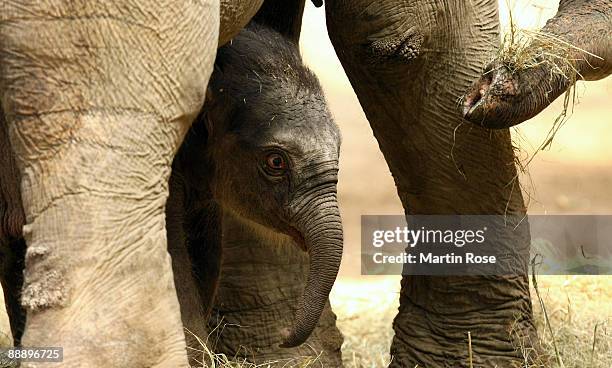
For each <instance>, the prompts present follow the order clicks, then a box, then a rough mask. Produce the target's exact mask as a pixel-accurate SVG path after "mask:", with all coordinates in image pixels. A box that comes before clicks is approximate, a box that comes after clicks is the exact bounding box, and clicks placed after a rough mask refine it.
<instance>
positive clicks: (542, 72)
mask: <svg viewBox="0 0 612 368" xmlns="http://www.w3.org/2000/svg"><path fill="white" fill-rule="evenodd" d="M611 33H612V1H611V0H561V2H560V4H559V10H558V12H557V15H555V17H553V18H552V19H550V20H549V21H548V22H547V23H546V26H544V28H543V29H542V35H541V36H539V37H535V39H534V40H533V42H532V44H531V45H529V46H527V47H526V48H525V51H523V53H524V54H525V56H519V57H520V58H533V60H532V61H531V62H528V63H527V64H528V65H527V66H526V67H520V66H518V67H517V65H512V63H511V62H510V61H508V62H502V61H496V62H494V63H493V64H491V65H489V66H487V68H486V69H485V71H484V73H483V74H482V76H481V77H480V79H479V80H478V81H477V82H476V83H475V84H474V85H473V86H472V87H471V89H470V90H469V92H468V93H467V94H466V96H465V99H464V102H463V114H464V116H465V118H466V119H467V120H469V121H471V122H473V123H475V124H479V125H482V126H485V127H487V128H495V129H500V128H507V127H511V126H513V125H517V124H520V123H522V122H523V121H525V120H528V119H531V118H532V117H534V116H535V115H537V114H538V113H539V112H540V111H542V110H544V109H545V108H546V107H547V106H548V105H550V104H551V103H552V102H553V101H554V100H555V99H556V98H557V97H559V96H560V95H561V94H563V93H565V92H566V91H567V90H568V89H569V88H570V87H571V86H572V85H573V84H574V83H575V81H576V80H580V79H583V80H587V81H592V80H598V79H602V78H605V77H606V76H608V75H610V73H612V38H611V37H610V34H611ZM517 52H520V51H517ZM551 55H552V56H551ZM508 56H510V57H512V56H515V55H508ZM522 62H524V61H522ZM529 64H531V65H529Z"/></svg>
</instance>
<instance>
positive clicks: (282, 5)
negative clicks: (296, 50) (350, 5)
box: [253, 0, 323, 43]
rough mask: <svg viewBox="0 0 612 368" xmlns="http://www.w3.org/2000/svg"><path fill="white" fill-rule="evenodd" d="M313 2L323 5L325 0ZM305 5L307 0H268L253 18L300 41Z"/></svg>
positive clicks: (294, 40) (295, 40)
mask: <svg viewBox="0 0 612 368" xmlns="http://www.w3.org/2000/svg"><path fill="white" fill-rule="evenodd" d="M313 3H314V4H315V5H317V4H320V5H318V6H321V5H323V0H313ZM305 5H306V0H266V1H264V3H263V5H262V6H261V8H260V9H259V11H258V12H257V14H255V17H254V18H253V20H254V21H255V22H257V23H259V24H261V25H265V26H268V27H270V28H272V29H274V30H276V31H277V32H278V33H280V34H282V35H284V36H285V37H287V38H289V39H290V40H292V41H293V42H295V43H298V42H299V41H300V31H301V29H302V16H303V15H304V6H305Z"/></svg>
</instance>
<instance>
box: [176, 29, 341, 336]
mask: <svg viewBox="0 0 612 368" xmlns="http://www.w3.org/2000/svg"><path fill="white" fill-rule="evenodd" d="M339 149H340V133H339V130H338V128H337V126H336V125H335V123H334V121H333V119H332V117H331V114H330V112H329V110H328V108H327V105H326V102H325V98H324V96H323V92H322V90H321V86H320V85H319V82H318V80H317V78H316V77H315V75H314V74H313V73H312V72H311V71H310V70H308V69H307V68H306V67H305V66H304V65H303V63H302V60H301V57H300V54H299V51H298V46H297V45H296V44H295V43H293V42H292V41H290V40H288V39H286V38H284V37H283V36H281V35H280V34H279V33H276V32H275V31H273V30H271V29H269V28H266V27H263V26H261V25H258V24H256V23H251V24H250V25H249V26H248V27H247V28H246V29H245V30H243V31H242V32H241V33H240V34H239V35H238V36H237V37H236V38H235V39H233V41H232V42H231V43H230V44H228V45H227V46H225V47H222V48H221V49H219V52H218V55H217V60H216V63H215V71H214V73H213V76H212V79H211V82H210V84H209V95H208V96H207V104H206V106H205V107H204V110H203V112H202V114H201V115H200V118H199V119H198V122H197V123H196V124H195V125H194V127H193V128H192V131H191V132H190V133H189V134H188V136H187V138H186V140H185V143H184V145H183V148H182V149H181V153H180V154H179V158H181V159H182V160H183V161H184V163H183V166H186V167H187V170H183V171H185V172H186V174H185V182H186V185H187V186H188V187H190V188H191V189H192V190H198V188H200V190H209V191H210V193H211V194H212V197H213V199H214V201H215V202H217V204H219V205H220V206H221V208H222V209H224V210H226V211H230V212H231V213H233V214H235V215H236V216H237V217H238V218H239V219H241V220H242V221H243V222H244V223H246V224H247V225H249V226H251V227H252V228H254V229H257V230H259V231H260V232H262V233H264V234H266V235H270V237H271V238H275V237H276V238H277V237H278V235H279V234H281V235H284V236H289V237H291V238H293V239H294V240H295V243H296V244H297V245H298V246H299V247H300V248H302V249H303V250H305V251H307V252H308V254H309V256H310V273H309V276H308V281H307V284H306V287H305V291H304V294H303V298H302V299H301V302H300V303H301V304H300V305H299V306H298V308H297V311H296V317H295V325H294V326H293V328H290V329H287V330H284V331H282V333H283V335H284V343H283V345H282V346H284V347H292V346H297V345H299V344H301V343H303V342H304V341H305V340H306V339H307V338H308V336H309V335H310V333H311V332H312V331H313V329H314V328H315V326H316V324H317V322H318V319H319V317H320V314H321V311H322V310H323V307H324V305H325V303H326V301H327V299H328V296H329V293H330V291H331V288H332V285H333V283H334V281H335V278H336V275H337V273H338V268H339V265H340V259H341V255H342V243H343V240H342V238H343V234H342V224H341V219H340V213H339V210H338V204H337V194H336V184H337V179H338V156H339ZM185 162H186V163H187V164H186V165H185ZM211 173H212V174H211ZM204 187H206V189H204Z"/></svg>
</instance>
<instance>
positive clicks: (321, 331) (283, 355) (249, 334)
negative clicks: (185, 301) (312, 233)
mask: <svg viewBox="0 0 612 368" xmlns="http://www.w3.org/2000/svg"><path fill="white" fill-rule="evenodd" d="M308 263H309V262H308V255H307V254H306V253H305V252H302V251H300V250H299V249H297V247H296V246H295V245H294V244H292V243H291V242H290V241H289V240H287V241H279V242H278V244H276V243H272V242H270V241H269V240H265V239H264V238H262V237H261V236H260V235H258V234H257V233H256V232H254V231H253V230H252V229H250V228H248V227H247V226H245V225H244V224H242V223H240V222H239V220H237V219H235V218H233V217H232V216H231V215H229V214H226V215H224V217H223V261H222V266H221V277H220V281H219V289H218V291H217V299H216V302H215V306H214V307H213V312H212V315H211V318H210V320H209V329H210V330H211V331H213V333H212V335H211V336H210V337H209V343H210V344H211V345H212V347H213V349H214V350H215V351H217V352H222V353H225V354H227V355H228V356H238V357H243V358H246V359H248V360H249V361H252V362H254V363H265V362H274V361H279V363H278V366H284V364H287V362H288V361H294V362H295V361H296V360H298V361H299V359H301V358H306V359H307V358H309V357H310V358H311V359H315V358H317V357H318V358H317V360H316V362H317V363H315V365H313V366H315V367H317V366H323V367H330V368H331V367H341V366H342V357H341V353H340V347H341V345H342V341H343V339H342V335H341V333H340V331H339V330H338V329H337V327H336V315H335V314H334V313H333V311H332V310H331V307H330V305H329V303H328V304H327V306H326V307H325V309H324V310H323V313H322V315H321V318H320V319H319V324H318V325H317V327H316V329H315V330H314V332H313V333H312V335H311V336H310V337H309V338H308V340H306V342H305V343H304V344H303V345H300V346H299V347H296V348H291V349H287V348H280V347H279V345H280V344H281V343H282V335H281V333H280V332H281V330H282V329H283V328H286V327H287V326H291V324H292V320H293V317H294V314H295V309H296V308H297V306H298V305H299V303H298V299H299V298H300V296H301V295H302V292H303V290H304V286H305V284H306V278H307V276H308Z"/></svg>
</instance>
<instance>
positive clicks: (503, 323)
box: [326, 0, 535, 367]
mask: <svg viewBox="0 0 612 368" xmlns="http://www.w3.org/2000/svg"><path fill="white" fill-rule="evenodd" d="M326 11H327V22H328V29H329V33H330V38H331V40H332V42H333V44H334V47H335V48H336V52H337V54H338V56H339V58H340V61H341V62H342V65H343V66H344V68H345V70H346V72H347V75H348V77H349V79H350V80H351V83H352V85H353V88H354V89H355V92H356V93H357V95H358V97H359V100H360V102H361V104H362V106H363V108H364V110H365V112H366V115H367V117H368V120H369V121H370V124H371V126H372V129H373V131H374V134H375V136H376V138H377V140H378V142H379V144H380V147H381V150H382V152H383V154H384V156H385V158H386V160H387V162H388V164H389V168H390V170H391V172H392V174H393V177H394V178H395V182H396V185H397V188H398V193H399V196H400V199H401V201H402V203H403V205H404V208H405V210H406V214H409V215H412V214H466V215H470V214H472V215H473V214H485V215H503V214H509V215H519V216H522V215H523V214H524V213H525V206H524V203H523V198H522V195H521V190H520V188H519V185H518V183H517V181H516V174H517V171H516V167H515V162H514V161H515V156H514V153H513V150H512V145H511V142H510V134H509V132H508V131H507V130H503V131H499V132H495V133H492V132H491V131H489V130H485V129H481V128H479V127H476V126H473V125H471V124H467V123H465V124H464V123H463V122H462V120H461V116H460V113H459V112H458V108H457V107H458V106H457V105H458V99H459V98H460V97H461V95H462V94H463V93H464V91H465V90H466V89H467V88H468V87H469V86H470V84H471V83H472V81H473V79H474V78H475V77H477V76H478V74H479V73H480V70H481V69H480V68H481V67H482V65H483V64H484V63H485V62H486V60H488V58H489V57H490V56H491V52H492V50H491V49H492V45H496V44H498V42H499V38H498V37H499V36H498V18H497V17H498V14H497V1H496V0H477V1H464V0H423V1H401V0H383V1H376V2H374V1H371V0H350V1H349V0H339V1H333V2H331V1H330V2H328V3H327V5H326ZM498 245H499V246H500V247H506V248H513V249H514V250H515V251H517V252H521V254H522V255H523V257H524V259H522V261H523V263H524V264H526V261H527V257H528V255H527V254H528V253H527V250H528V247H529V230H528V227H527V226H524V227H521V228H520V230H517V231H511V232H509V234H507V238H506V241H505V242H504V243H503V244H501V243H500V244H498ZM400 302H401V306H400V308H399V313H398V315H397V317H396V318H395V321H394V326H393V327H394V330H395V337H394V339H393V343H392V348H391V353H392V355H393V361H392V363H391V366H392V367H414V366H415V365H419V366H422V367H464V366H468V339H467V336H468V332H470V333H471V336H472V349H473V355H474V357H473V364H474V366H486V367H494V366H498V367H510V366H512V365H513V364H515V363H519V362H520V360H521V356H520V353H519V352H518V351H517V349H516V347H517V346H516V344H518V343H519V342H520V343H523V344H527V345H529V344H531V343H532V342H533V341H534V337H535V328H534V324H533V320H532V308H531V301H530V296H529V282H528V277H527V275H526V270H525V274H522V275H519V276H516V277H476V276H473V277H430V276H414V277H404V278H403V280H402V289H401V296H400ZM511 327H514V329H515V331H517V334H516V335H515V334H511V333H510V332H509V331H510V329H511ZM518 335H521V337H520V338H518V337H517V338H515V337H516V336H518ZM519 340H521V341H519Z"/></svg>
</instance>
